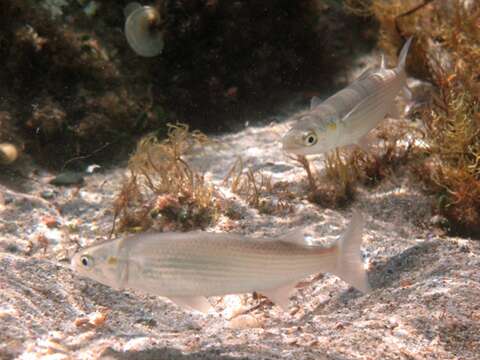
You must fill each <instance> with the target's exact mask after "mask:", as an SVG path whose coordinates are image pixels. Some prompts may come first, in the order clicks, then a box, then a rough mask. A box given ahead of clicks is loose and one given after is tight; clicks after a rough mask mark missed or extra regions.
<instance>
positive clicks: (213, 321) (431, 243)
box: [0, 123, 480, 360]
mask: <svg viewBox="0 0 480 360" xmlns="http://www.w3.org/2000/svg"><path fill="white" fill-rule="evenodd" d="M287 128H288V123H272V124H270V125H268V126H263V127H247V128H245V129H244V130H243V131H240V132H238V133H235V134H229V135H224V136H219V137H217V139H218V140H219V142H221V143H222V144H226V145H225V146H222V147H221V148H220V149H219V148H214V149H213V148H212V149H209V148H206V149H205V151H204V152H203V153H200V154H198V155H197V156H195V157H192V158H190V159H189V161H190V163H191V164H192V167H193V168H195V169H197V170H198V171H204V172H205V174H206V178H207V179H209V180H210V181H212V182H213V183H214V184H215V186H216V187H217V190H218V191H219V192H220V193H222V194H223V196H224V197H225V198H227V199H230V200H231V201H233V202H234V203H235V204H236V205H237V207H238V209H240V212H241V214H242V218H241V219H239V220H232V219H228V218H226V217H225V218H224V217H221V218H220V221H219V222H218V223H217V225H216V226H215V227H212V228H209V229H207V230H208V231H217V232H222V231H229V232H237V233H243V234H249V235H252V236H274V235H278V234H281V233H284V232H285V231H287V230H288V229H292V228H295V227H298V226H305V231H306V233H308V235H310V236H312V237H313V238H315V239H317V240H320V241H326V242H329V241H333V240H335V239H336V238H337V237H338V235H339V234H341V233H342V232H343V231H344V230H345V228H346V226H347V224H348V222H349V219H350V217H351V212H352V209H358V210H360V211H361V212H362V213H363V214H364V216H365V218H366V220H367V224H366V228H365V231H364V235H363V238H364V242H363V248H362V251H363V256H364V259H365V261H366V264H367V265H368V269H369V270H368V271H369V281H370V283H371V285H372V288H373V291H372V292H371V293H369V294H362V293H360V292H357V291H356V290H353V289H352V288H351V287H349V286H348V284H346V283H344V282H343V281H341V280H340V279H339V278H337V277H335V276H333V275H329V274H325V275H321V276H316V277H313V278H310V279H305V281H303V282H302V283H301V284H299V286H298V290H297V291H296V293H295V294H294V295H293V296H292V298H291V303H290V311H289V312H288V313H283V312H282V311H281V310H280V309H279V308H278V307H276V306H273V305H272V304H271V303H270V302H268V301H267V300H266V299H262V298H261V299H258V298H253V297H252V294H245V295H239V296H237V295H229V296H225V297H222V298H220V297H215V298H210V302H211V303H212V304H213V305H214V307H215V310H216V311H217V314H210V315H208V316H204V315H201V314H198V313H194V312H189V311H185V310H184V309H181V308H179V307H177V306H176V305H174V304H172V303H171V302H169V301H168V300H166V299H164V298H160V297H156V296H148V295H145V294H140V293H134V292H131V291H121V292H120V291H115V290H113V289H110V288H108V287H106V286H103V285H101V284H98V283H95V282H93V281H90V280H88V279H83V278H80V277H77V276H76V275H75V274H74V273H73V272H72V271H71V270H70V269H69V266H68V264H69V262H68V259H69V257H70V256H71V254H72V253H73V252H74V251H75V250H76V249H77V248H78V247H79V246H86V245H90V244H92V243H94V242H96V241H99V240H102V239H105V238H107V237H108V234H109V232H110V229H111V225H112V218H113V216H112V202H113V200H114V196H115V194H116V193H117V191H118V190H119V188H120V184H121V181H122V178H123V176H124V175H125V174H126V171H125V167H121V166H119V167H117V168H113V169H103V170H102V171H100V172H98V173H94V174H92V175H88V176H87V175H86V174H85V183H84V184H83V186H81V187H79V188H75V187H73V188H69V187H56V186H53V185H50V184H49V183H48V180H49V179H51V177H52V174H50V173H48V172H46V171H45V170H42V169H39V168H36V166H35V165H34V164H32V163H31V162H29V160H28V159H27V160H25V164H24V166H23V167H24V169H23V173H25V169H28V171H27V173H28V176H27V177H28V180H27V179H23V178H21V177H18V176H16V175H14V174H15V172H10V171H8V172H6V173H5V174H2V175H1V181H0V194H3V195H2V201H1V202H0V289H1V291H0V299H1V301H0V358H1V359H10V358H19V359H34V358H39V357H42V358H45V359H70V358H78V359H96V358H110V359H189V360H190V359H478V356H479V355H478V354H480V325H479V324H480V303H479V301H478V299H479V298H480V275H479V272H478V269H479V266H480V246H479V243H478V242H476V241H472V240H468V239H461V238H453V237H447V236H444V235H442V234H440V233H438V232H436V231H434V230H432V228H431V226H429V224H430V220H431V213H430V207H431V205H430V204H431V200H430V199H429V198H428V197H426V195H424V194H422V193H420V192H418V191H417V190H414V188H415V187H413V186H412V184H411V181H410V179H409V178H408V177H407V176H400V175H398V176H396V177H393V178H391V179H386V180H385V181H383V182H382V183H381V184H380V185H379V186H377V187H375V188H373V189H360V190H359V193H358V195H357V198H356V200H355V202H354V203H353V204H352V206H351V207H349V208H348V209H346V210H339V211H337V210H329V209H324V208H321V207H319V206H317V205H315V204H312V203H310V202H308V201H307V200H306V199H304V198H302V197H299V198H295V199H293V200H291V204H290V205H291V212H290V213H289V214H278V213H277V214H274V215H267V214H260V213H259V212H258V211H257V210H256V209H252V208H250V207H248V206H247V204H246V203H245V202H244V201H243V200H242V199H241V198H239V197H238V196H236V195H234V194H232V193H231V192H230V190H229V188H228V187H227V186H225V185H224V184H223V179H224V177H225V175H226V172H227V170H228V169H229V168H230V167H231V166H232V164H233V163H234V162H235V160H236V159H237V157H238V156H241V157H242V159H243V160H244V162H245V164H246V165H248V166H251V167H252V168H254V169H256V170H259V171H262V172H263V173H264V174H268V175H271V177H272V181H273V182H276V181H288V182H290V183H291V184H293V185H292V186H293V190H295V187H296V186H297V187H298V190H300V189H301V188H302V187H305V186H306V182H305V173H304V170H303V169H302V168H301V167H300V166H299V165H298V163H296V162H294V161H292V160H291V159H289V158H288V157H287V156H285V155H284V154H283V153H282V151H281V148H280V144H279V141H278V140H279V138H280V136H281V135H282V134H283V133H284V132H285V131H286V129H287ZM313 163H314V164H315V166H316V168H317V170H318V171H321V170H322V156H318V157H314V158H313Z"/></svg>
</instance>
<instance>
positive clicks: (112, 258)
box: [107, 256, 118, 265]
mask: <svg viewBox="0 0 480 360" xmlns="http://www.w3.org/2000/svg"><path fill="white" fill-rule="evenodd" d="M117 262H118V259H117V257H116V256H109V257H108V259H107V263H108V265H116V264H117Z"/></svg>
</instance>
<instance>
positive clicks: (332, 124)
mask: <svg viewBox="0 0 480 360" xmlns="http://www.w3.org/2000/svg"><path fill="white" fill-rule="evenodd" d="M327 127H328V129H329V130H336V129H337V124H335V123H334V122H332V123H330V124H328V125H327Z"/></svg>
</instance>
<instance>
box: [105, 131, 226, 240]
mask: <svg viewBox="0 0 480 360" xmlns="http://www.w3.org/2000/svg"><path fill="white" fill-rule="evenodd" d="M167 126H168V132H167V137H166V139H164V140H162V141H159V140H158V139H157V137H155V136H154V135H149V136H146V137H144V138H143V139H141V140H140V141H139V143H138V145H137V149H136V151H135V153H134V154H133V155H132V156H131V158H130V160H129V164H128V170H129V175H128V176H127V177H126V179H125V180H124V183H123V186H122V189H121V190H120V192H119V194H118V195H117V197H116V200H115V204H114V213H115V220H114V229H112V231H113V230H116V231H119V232H125V231H128V232H138V231H144V230H147V229H149V228H154V229H157V230H191V229H195V228H205V227H206V226H208V225H210V224H211V223H212V222H213V221H214V220H215V219H216V217H217V216H218V214H219V210H220V206H221V202H220V201H218V198H217V194H216V192H215V190H214V188H213V187H212V186H211V185H210V184H208V183H207V182H206V181H205V179H204V177H203V175H202V174H199V173H197V172H196V171H195V170H194V169H192V168H191V167H190V165H189V164H188V163H187V162H186V161H185V159H184V157H185V155H187V154H188V153H190V151H192V149H194V148H195V149H196V150H197V151H198V149H199V148H200V149H201V147H202V146H205V145H206V144H207V143H208V142H209V141H208V139H207V137H206V136H205V135H204V134H202V133H201V132H199V131H192V132H190V131H189V128H188V125H185V124H176V125H173V124H168V125H167Z"/></svg>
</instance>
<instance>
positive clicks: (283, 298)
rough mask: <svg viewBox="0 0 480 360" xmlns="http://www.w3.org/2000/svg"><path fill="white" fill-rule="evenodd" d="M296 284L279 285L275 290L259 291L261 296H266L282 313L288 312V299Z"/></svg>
mask: <svg viewBox="0 0 480 360" xmlns="http://www.w3.org/2000/svg"><path fill="white" fill-rule="evenodd" d="M296 284H297V282H294V283H289V284H285V285H281V286H279V287H277V288H274V289H270V290H262V291H260V292H261V293H262V294H264V295H265V296H267V297H268V298H269V299H270V300H272V302H273V303H275V304H276V305H278V306H280V307H281V308H282V310H283V311H287V310H288V304H289V299H290V296H291V295H292V293H293V292H294V290H295V285H296Z"/></svg>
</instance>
